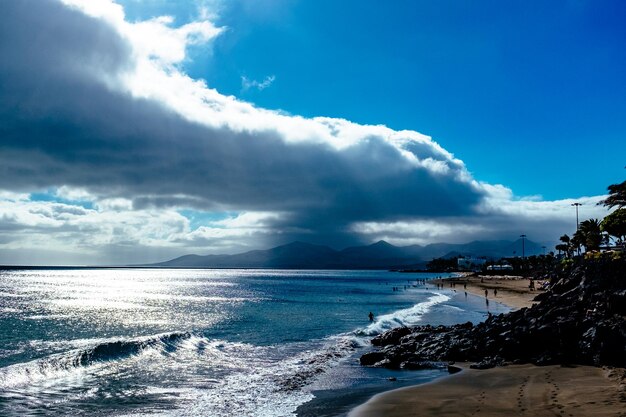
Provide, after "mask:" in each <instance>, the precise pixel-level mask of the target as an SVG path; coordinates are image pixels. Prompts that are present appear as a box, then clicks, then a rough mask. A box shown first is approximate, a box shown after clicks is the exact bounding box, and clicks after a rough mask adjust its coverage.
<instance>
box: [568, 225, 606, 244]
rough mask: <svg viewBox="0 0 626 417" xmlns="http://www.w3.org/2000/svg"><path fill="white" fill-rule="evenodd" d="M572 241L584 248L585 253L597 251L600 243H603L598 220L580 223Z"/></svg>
mask: <svg viewBox="0 0 626 417" xmlns="http://www.w3.org/2000/svg"><path fill="white" fill-rule="evenodd" d="M572 240H575V241H576V243H577V244H581V245H582V246H584V247H585V251H587V252H589V251H592V250H598V249H599V248H600V245H601V244H602V242H603V241H605V236H604V235H603V234H602V229H601V227H600V221H599V220H598V219H589V220H585V221H583V222H581V223H580V227H579V228H578V230H577V231H576V233H574V238H573V239H572Z"/></svg>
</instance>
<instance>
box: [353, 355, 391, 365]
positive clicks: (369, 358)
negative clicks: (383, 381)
mask: <svg viewBox="0 0 626 417" xmlns="http://www.w3.org/2000/svg"><path fill="white" fill-rule="evenodd" d="M383 359H385V353H384V352H369V353H366V354H364V355H362V356H361V359H360V360H359V362H360V363H361V365H364V366H371V365H374V364H376V363H378V362H380V361H382V360H383Z"/></svg>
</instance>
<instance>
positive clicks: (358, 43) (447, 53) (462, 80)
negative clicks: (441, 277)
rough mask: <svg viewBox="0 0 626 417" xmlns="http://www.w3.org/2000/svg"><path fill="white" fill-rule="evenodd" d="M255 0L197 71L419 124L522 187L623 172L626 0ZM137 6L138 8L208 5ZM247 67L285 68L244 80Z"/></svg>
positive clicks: (366, 116)
mask: <svg viewBox="0 0 626 417" xmlns="http://www.w3.org/2000/svg"><path fill="white" fill-rule="evenodd" d="M253 3H256V4H259V6H258V7H256V6H251V3H250V2H237V1H234V2H225V3H224V6H223V8H222V9H221V10H222V14H221V15H220V16H219V18H218V19H217V22H218V23H219V24H220V25H224V26H227V27H228V33H227V34H226V36H224V37H222V38H220V39H219V40H218V41H216V43H215V45H214V47H213V48H212V54H210V53H208V52H207V51H206V50H205V49H204V48H202V47H200V48H196V50H194V51H193V53H192V57H193V59H194V60H193V61H191V62H189V63H188V64H187V65H186V67H185V68H186V69H187V71H188V72H189V74H191V75H192V76H194V77H197V78H204V79H206V80H207V81H208V83H209V85H211V86H213V87H215V88H217V89H218V90H219V91H220V92H222V93H224V94H232V95H235V96H237V97H241V98H242V99H244V100H248V101H250V102H253V103H255V104H257V105H259V106H261V107H265V108H270V109H282V110H284V111H287V112H289V113H292V114H298V115H303V116H308V117H314V116H330V117H341V118H346V119H348V120H351V121H354V122H357V123H363V124H384V125H387V126H389V127H391V128H393V129H411V130H416V131H419V132H421V133H424V134H427V135H429V136H432V137H433V139H434V140H436V141H437V142H439V143H440V144H441V145H442V146H444V147H445V148H446V149H447V150H449V151H450V152H452V153H454V154H455V156H457V157H458V158H460V159H462V160H463V161H464V162H465V163H466V164H467V165H468V167H469V169H470V171H471V172H472V173H473V174H474V175H475V176H476V177H477V178H479V179H481V180H483V181H487V182H491V183H501V184H505V185H506V186H508V187H510V188H511V189H512V190H513V191H514V192H515V194H516V195H520V196H526V195H535V194H539V195H542V196H543V197H544V198H548V199H557V198H567V197H579V196H589V195H596V194H598V193H602V192H603V191H604V190H605V188H606V185H607V184H609V183H614V182H618V181H620V179H621V178H622V177H623V173H624V170H623V169H624V165H625V164H626V160H625V159H624V155H626V139H625V138H626V117H624V115H626V82H625V81H626V47H625V45H626V27H625V25H624V24H623V17H624V16H626V4H624V2H620V1H600V2H591V1H559V2H545V1H512V2H506V3H504V2H501V1H479V2H475V1H471V2H470V1H440V2H432V1H412V0H411V1H409V0H406V1H395V2H392V3H381V2H378V1H362V0H361V1H350V0H348V1H340V2H337V1H326V0H321V1H288V0H284V1H280V0H278V1H265V2H260V3H257V2H253ZM127 4H129V6H134V7H130V8H129V10H128V11H129V15H130V16H136V17H137V18H139V17H142V18H145V17H147V16H150V15H159V14H163V13H174V14H175V15H176V16H177V18H178V20H179V21H181V22H183V21H185V20H186V19H188V18H189V17H190V16H193V15H194V13H195V12H196V5H195V4H193V2H191V3H187V4H183V5H181V4H180V2H178V4H176V5H172V4H169V5H168V4H167V3H165V2H154V3H153V7H147V8H146V7H145V4H146V2H133V1H130V2H128V3H127ZM155 4H156V6H154V5H155ZM242 76H245V77H248V78H249V79H253V80H258V81H262V80H263V79H265V78H266V77H268V76H274V77H275V80H274V82H273V83H272V84H271V87H269V88H265V89H263V90H262V91H258V90H255V89H248V90H246V91H242V84H241V77H242ZM589 167H593V168H592V169H589Z"/></svg>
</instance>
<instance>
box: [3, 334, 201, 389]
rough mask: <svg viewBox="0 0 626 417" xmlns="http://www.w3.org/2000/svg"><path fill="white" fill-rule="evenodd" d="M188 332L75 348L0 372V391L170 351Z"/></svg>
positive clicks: (8, 367)
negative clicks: (149, 352)
mask: <svg viewBox="0 0 626 417" xmlns="http://www.w3.org/2000/svg"><path fill="white" fill-rule="evenodd" d="M190 337H191V333H186V332H185V333H179V332H177V333H166V334H160V335H155V336H147V337H141V338H135V339H122V340H114V341H104V342H101V343H98V344H97V345H95V346H93V347H90V348H86V349H74V350H70V351H68V352H65V353H58V354H53V355H50V356H48V357H45V358H41V359H35V360H33V361H30V362H25V363H18V364H14V365H10V366H7V367H5V368H1V369H0V388H5V389H6V388H10V387H15V386H20V385H25V384H30V383H33V382H37V381H41V380H47V379H52V378H59V377H62V376H64V375H70V374H73V373H77V372H80V371H81V368H87V367H90V366H94V365H100V364H106V363H108V362H111V361H119V360H122V359H125V358H129V357H131V356H134V355H138V354H140V353H142V352H143V351H145V350H147V349H157V350H159V351H160V352H162V353H167V352H171V351H174V350H176V349H177V346H178V345H179V344H180V343H181V342H182V341H184V340H185V339H189V338H190Z"/></svg>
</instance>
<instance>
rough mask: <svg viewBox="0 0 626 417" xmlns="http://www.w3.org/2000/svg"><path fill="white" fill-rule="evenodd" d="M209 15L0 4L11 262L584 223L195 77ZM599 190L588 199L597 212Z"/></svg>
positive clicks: (398, 147)
mask: <svg viewBox="0 0 626 417" xmlns="http://www.w3.org/2000/svg"><path fill="white" fill-rule="evenodd" d="M208 15H209V14H207V13H203V14H202V16H201V18H199V20H198V21H195V22H191V23H188V24H185V25H183V26H176V24H175V22H174V21H173V19H172V18H171V17H159V18H155V19H152V20H148V21H140V22H134V23H132V22H129V21H127V20H126V18H125V15H124V11H123V9H122V7H121V6H119V5H117V4H115V3H112V2H111V1H108V0H97V1H96V0H84V1H83V0H65V1H63V2H60V1H54V0H36V1H35V0H24V1H20V2H5V3H3V5H2V13H0V53H1V54H2V57H3V59H2V61H1V62H0V121H1V122H0V190H4V191H2V193H1V194H0V207H1V208H2V211H1V212H0V213H1V214H0V248H1V249H2V251H3V252H2V255H0V262H1V263H11V260H12V259H18V258H19V256H21V255H22V254H24V253H25V251H27V250H31V252H30V254H31V255H33V252H32V250H34V249H37V250H39V251H40V253H41V259H42V260H44V262H50V261H49V258H55V257H57V255H58V251H59V250H60V251H64V253H65V254H66V255H63V256H66V258H65V259H70V258H68V257H67V256H68V255H67V254H70V253H71V254H74V255H75V256H74V257H73V258H71V259H70V261H69V262H75V260H74V259H75V257H78V256H80V257H81V259H84V260H85V261H84V262H79V263H92V262H98V263H122V262H131V261H136V262H147V261H153V260H160V259H162V257H163V256H166V255H167V256H173V255H178V254H182V253H187V252H189V251H196V252H199V253H209V252H211V251H217V252H228V251H234V250H239V249H242V248H245V247H264V246H270V245H273V244H278V243H285V242H287V241H290V240H294V239H301V240H306V241H310V242H316V243H325V244H330V245H333V246H345V245H348V244H353V243H357V242H359V243H361V242H368V241H373V240H377V239H380V238H386V239H388V240H389V241H391V242H393V243H398V244H402V243H406V244H409V243H430V242H436V241H463V240H468V239H473V238H501V237H508V238H515V237H516V236H517V235H519V234H520V233H526V234H527V235H528V236H529V237H531V238H534V240H545V239H555V238H556V237H558V234H559V233H561V232H563V231H571V224H569V223H571V219H572V218H573V216H572V212H571V207H570V206H569V204H570V203H571V202H570V201H569V200H564V201H558V202H544V201H532V200H516V199H515V198H514V196H513V195H512V193H511V191H510V190H508V189H506V188H505V187H503V186H494V185H489V184H485V183H481V182H479V181H477V180H476V179H474V178H473V177H472V175H471V174H470V173H469V171H468V170H467V168H466V167H465V165H464V164H463V162H462V161H461V160H459V159H457V158H455V157H454V156H453V155H452V154H451V153H450V152H448V151H446V150H445V149H444V148H442V147H441V146H440V145H439V144H437V143H436V142H434V141H433V140H432V139H431V138H430V137H428V136H425V135H422V134H420V133H417V132H414V131H395V130H392V129H389V128H387V127H385V126H368V125H359V124H355V123H352V122H350V121H347V120H342V119H334V118H322V117H320V118H312V119H308V118H303V117H299V116H294V115H289V114H285V113H284V112H279V111H271V110H266V109H261V108H257V107H255V106H254V105H253V104H250V103H247V102H244V101H241V100H239V99H237V98H235V97H232V96H225V95H222V94H220V93H219V92H218V91H216V90H215V89H212V88H210V87H209V86H208V85H207V83H206V82H205V81H203V80H196V79H192V78H190V77H189V76H187V75H186V74H185V72H184V63H185V60H186V59H187V48H188V47H189V46H190V45H197V44H203V45H207V47H210V45H211V43H212V42H213V41H214V40H215V39H216V38H217V37H219V36H227V32H226V31H224V29H223V28H219V27H217V26H216V25H214V24H213V23H212V22H210V21H209V20H207V19H206V18H202V17H206V16H208ZM272 81H273V79H272ZM265 84H267V85H265ZM269 84H271V81H269V79H267V80H265V81H263V82H262V83H258V82H257V85H252V84H251V86H250V87H249V88H251V87H255V88H259V89H260V88H261V85H264V86H269ZM39 194H42V195H44V196H46V198H41V196H40V198H37V195H39ZM600 198H601V197H591V198H589V199H586V200H585V201H584V203H585V204H588V207H589V209H590V210H589V212H593V213H594V215H595V216H596V217H598V214H596V213H600V212H599V210H600V209H598V208H595V206H593V204H594V203H595V201H597V200H598V199H600ZM577 201H581V200H577ZM572 202H573V200H572ZM592 207H593V209H592ZM181 213H192V215H189V214H187V215H183V214H181ZM599 215H600V216H601V215H602V214H599ZM192 217H194V218H196V220H194V219H192ZM589 217H591V216H589ZM198 219H199V220H198ZM52 248H54V250H52ZM18 255H19V256H18ZM16 256H17V257H18V258H16ZM63 256H61V258H62V257H63ZM31 262H32V261H31ZM27 263H28V262H27ZM61 263H62V262H61Z"/></svg>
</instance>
